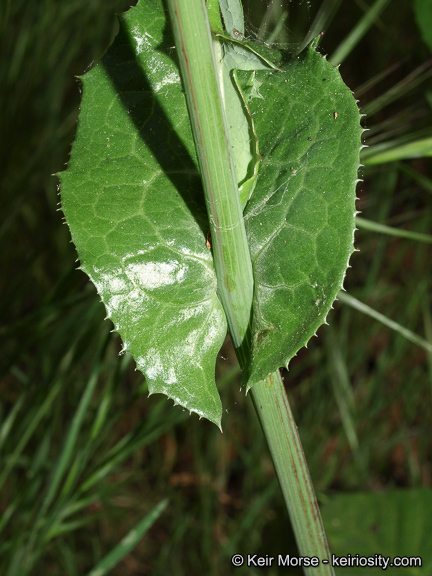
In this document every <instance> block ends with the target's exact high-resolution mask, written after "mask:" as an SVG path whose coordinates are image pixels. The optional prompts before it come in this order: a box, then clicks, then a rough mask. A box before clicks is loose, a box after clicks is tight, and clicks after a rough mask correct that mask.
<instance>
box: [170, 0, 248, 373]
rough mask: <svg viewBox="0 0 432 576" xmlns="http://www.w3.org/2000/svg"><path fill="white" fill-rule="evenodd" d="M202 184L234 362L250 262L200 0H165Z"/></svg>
mask: <svg viewBox="0 0 432 576" xmlns="http://www.w3.org/2000/svg"><path fill="white" fill-rule="evenodd" d="M168 9H169V13H170V17H171V22H172V26H173V32H174V39H175V43H176V48H177V52H178V56H179V61H180V71H181V74H182V79H183V84H184V87H185V91H186V102H187V105H188V110H189V116H190V118H191V126H192V132H193V136H194V141H195V148H196V151H197V156H198V163H199V168H200V171H201V178H202V181H203V186H204V193H205V200H206V205H207V213H208V215H209V224H210V232H211V238H212V248H213V256H214V263H215V269H216V276H217V281H218V294H219V298H220V300H221V302H222V305H223V307H224V309H225V313H226V315H227V320H228V326H229V329H230V333H231V337H232V340H233V343H234V346H235V348H236V352H237V355H238V357H239V362H240V364H241V365H242V366H244V364H245V361H246V358H247V333H248V327H249V319H250V313H251V307H252V290H253V277H252V264H251V260H250V255H249V248H248V243H247V240H246V231H245V226H244V222H243V213H242V208H241V204H240V197H239V193H238V186H237V178H236V174H235V167H234V161H233V158H232V153H231V147H230V144H229V139H228V128H227V125H226V119H225V114H224V111H223V108H222V99H221V96H220V90H219V83H218V80H217V76H216V63H215V59H214V53H213V47H212V38H211V32H210V25H209V22H208V16H207V8H206V6H205V3H204V0H168Z"/></svg>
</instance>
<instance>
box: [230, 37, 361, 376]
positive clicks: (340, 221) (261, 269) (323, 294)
mask: <svg viewBox="0 0 432 576" xmlns="http://www.w3.org/2000/svg"><path fill="white" fill-rule="evenodd" d="M238 77H239V79H240V83H242V81H243V83H244V82H246V81H247V74H246V73H243V72H239V73H238ZM256 80H257V81H258V82H259V83H260V88H259V91H260V96H261V98H257V97H254V95H253V94H250V95H249V96H248V100H250V102H249V103H248V106H249V107H250V112H251V114H252V117H253V120H254V124H255V130H256V132H257V134H258V136H259V149H260V153H261V155H262V157H263V159H262V161H261V167H260V174H259V177H258V183H257V186H256V189H255V192H254V194H253V196H252V198H251V199H250V200H249V202H248V204H247V206H246V210H245V222H246V230H247V233H248V239H249V247H250V251H251V257H252V264H253V268H254V279H255V290H254V304H253V321H252V358H251V363H250V368H249V375H248V376H249V379H250V383H249V385H251V384H253V382H255V381H258V380H261V379H262V378H264V377H265V376H267V374H268V373H269V371H273V370H274V369H276V368H278V367H280V366H287V365H288V362H289V361H290V360H291V358H292V357H293V356H294V355H295V354H296V353H297V351H298V350H299V349H300V348H301V347H302V346H304V345H305V344H307V342H308V340H309V339H310V338H311V336H312V335H313V334H314V333H315V331H316V330H317V329H318V327H319V326H320V325H321V324H322V323H323V322H324V321H325V318H326V316H327V313H328V311H329V309H330V307H331V305H332V303H333V301H334V299H335V298H336V295H337V293H338V292H339V290H340V288H341V285H342V281H343V278H344V276H345V270H346V267H347V266H348V260H349V257H350V255H351V253H352V251H353V249H354V248H353V232H354V216H355V187H356V182H357V168H358V156H359V146H360V136H361V132H362V129H361V127H360V124H359V114H358V109H357V106H356V103H355V101H354V99H353V97H352V94H351V92H350V90H349V89H348V88H347V87H346V86H345V85H344V84H343V82H342V80H341V78H340V75H339V73H338V71H337V69H336V68H334V67H333V66H332V65H331V64H329V63H328V62H327V61H326V60H325V59H324V58H323V57H322V56H321V55H320V54H318V53H317V52H316V51H315V49H314V48H313V47H310V48H309V49H308V50H306V51H305V52H304V53H303V54H302V55H300V57H299V58H296V59H294V60H292V61H290V62H288V64H287V65H286V67H284V70H283V72H282V73H277V72H261V71H259V72H257V74H256Z"/></svg>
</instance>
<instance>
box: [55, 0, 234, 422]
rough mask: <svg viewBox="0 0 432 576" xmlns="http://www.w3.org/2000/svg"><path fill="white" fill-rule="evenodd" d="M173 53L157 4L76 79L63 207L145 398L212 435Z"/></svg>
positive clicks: (209, 327)
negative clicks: (161, 398)
mask: <svg viewBox="0 0 432 576" xmlns="http://www.w3.org/2000/svg"><path fill="white" fill-rule="evenodd" d="M171 47H172V39H171V38H170V36H169V34H167V32H166V30H165V14H164V11H163V6H162V3H161V2H160V1H159V0H151V1H149V2H146V3H139V4H138V5H137V6H136V7H135V8H132V9H131V10H130V11H129V12H128V13H127V14H126V15H124V16H123V17H122V19H121V21H120V32H119V35H118V37H117V39H116V41H115V44H114V45H113V47H112V48H111V49H110V51H109V52H108V53H107V55H106V56H105V58H104V60H103V64H99V65H98V66H96V67H95V68H93V69H92V70H91V71H90V72H89V73H87V74H86V75H85V76H84V77H83V100H82V105H81V114H80V122H79V129H78V133H77V139H76V142H75V144H74V148H73V151H72V154H71V159H70V162H69V166H68V170H67V171H66V172H65V173H63V174H61V176H60V179H61V189H62V208H63V211H64V214H65V216H66V219H67V222H68V224H69V227H70V229H71V234H72V239H73V241H74V243H75V245H76V246H77V249H78V252H79V257H80V261H81V269H82V270H83V271H84V272H85V273H86V274H88V276H89V277H90V278H91V280H92V282H93V283H94V284H95V286H96V288H97V290H98V293H99V294H100V296H101V298H102V300H103V302H104V304H105V307H106V309H107V315H108V317H110V318H111V319H112V321H113V322H114V325H115V328H116V330H117V331H118V332H119V334H120V335H121V337H122V340H123V344H124V348H123V349H124V350H127V351H128V352H130V353H131V354H132V355H133V357H134V358H135V361H136V363H137V367H138V368H139V369H140V370H141V371H143V373H144V374H145V375H146V378H147V381H148V385H149V392H150V393H164V394H166V395H167V396H169V397H170V398H172V399H173V400H174V402H175V403H177V404H179V405H181V406H184V407H185V408H187V409H189V410H191V411H194V412H196V413H197V414H199V416H203V417H206V418H208V419H209V420H211V421H213V422H214V423H216V424H217V425H218V426H220V421H221V412H222V407H221V402H220V398H219V394H218V392H217V389H216V385H215V380H214V371H215V362H216V356H217V353H218V351H219V349H220V346H221V345H222V343H223V340H224V338H225V335H226V319H225V314H224V312H223V309H222V306H221V304H220V302H219V300H218V298H217V295H216V276H215V272H214V268H213V260H212V256H211V253H210V251H209V250H208V248H207V247H206V235H207V230H208V223H207V217H206V214H205V211H204V210H203V208H202V203H203V202H202V196H201V184H200V179H199V174H198V172H197V167H196V157H195V151H194V146H193V140H192V135H191V131H190V126H189V118H188V114H187V109H186V103H185V99H184V94H183V92H182V88H181V83H180V78H179V74H178V70H177V66H176V64H175V62H174V61H173V60H172V50H170V48H171Z"/></svg>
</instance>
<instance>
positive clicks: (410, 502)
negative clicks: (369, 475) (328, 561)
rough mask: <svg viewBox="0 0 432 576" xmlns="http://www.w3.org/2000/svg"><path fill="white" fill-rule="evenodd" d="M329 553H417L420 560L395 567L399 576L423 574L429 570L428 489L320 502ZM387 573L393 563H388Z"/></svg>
mask: <svg viewBox="0 0 432 576" xmlns="http://www.w3.org/2000/svg"><path fill="white" fill-rule="evenodd" d="M322 513H323V518H324V522H325V525H326V531H327V535H328V538H329V542H330V546H331V549H332V553H333V554H335V555H337V556H346V555H347V554H348V553H349V554H351V555H352V556H355V555H356V554H359V556H361V557H369V558H375V554H380V555H381V556H383V557H385V558H388V557H389V558H390V562H392V561H393V558H395V557H399V558H403V557H405V559H408V558H410V557H416V558H420V560H421V565H417V566H415V565H413V566H411V567H409V566H406V567H403V566H402V567H400V566H398V567H397V568H396V567H394V568H393V570H394V571H395V572H397V574H401V575H402V576H417V575H418V576H422V575H423V576H426V575H427V574H430V573H431V570H432V551H431V548H430V534H431V530H432V493H431V490H430V489H418V490H410V491H407V490H390V491H388V492H369V493H352V494H337V495H334V496H331V497H330V498H329V499H328V501H327V503H326V504H325V505H324V506H323V507H322ZM387 570H389V571H390V572H389V573H391V572H392V564H390V565H389V567H388V568H387ZM365 571H367V573H368V574H371V576H377V575H378V574H382V573H383V567H382V566H381V567H369V566H368V567H366V568H365V567H363V568H357V567H349V568H339V569H337V570H336V574H337V576H348V575H349V574H354V575H357V574H364V573H365Z"/></svg>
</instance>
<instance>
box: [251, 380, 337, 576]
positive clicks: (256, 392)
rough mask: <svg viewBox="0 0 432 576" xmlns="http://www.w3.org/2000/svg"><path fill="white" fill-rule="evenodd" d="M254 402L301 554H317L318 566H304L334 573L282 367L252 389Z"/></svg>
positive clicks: (314, 572) (326, 575)
mask: <svg viewBox="0 0 432 576" xmlns="http://www.w3.org/2000/svg"><path fill="white" fill-rule="evenodd" d="M251 392H252V394H253V401H254V405H255V409H256V411H257V414H258V417H259V419H260V422H261V426H262V429H263V431H264V434H265V437H266V439H267V443H268V446H269V449H270V453H271V456H272V459H273V463H274V466H275V469H276V473H277V475H278V478H279V483H280V486H281V489H282V493H283V495H284V499H285V502H286V503H287V508H288V513H289V515H290V519H291V524H292V527H293V530H294V534H295V536H296V542H297V546H298V549H299V552H300V555H301V556H309V557H312V556H315V557H317V558H318V559H319V560H320V565H319V566H318V567H316V568H315V567H311V568H305V569H304V571H305V574H307V575H308V576H309V575H310V576H312V575H315V576H317V575H319V576H330V575H332V574H334V572H333V568H332V567H331V565H330V564H327V565H326V564H321V561H322V560H329V561H330V553H329V549H328V544H327V538H326V535H325V531H324V527H323V524H322V520H321V514H320V511H319V508H318V504H317V501H316V496H315V491H314V488H313V485H312V481H311V478H310V475H309V470H308V467H307V463H306V458H305V455H304V452H303V447H302V444H301V440H300V436H299V433H298V429H297V426H296V423H295V420H294V417H293V415H292V412H291V408H290V405H289V402H288V397H287V395H286V392H285V388H284V385H283V382H282V378H281V376H280V373H279V370H277V371H276V372H274V373H273V374H271V375H270V376H268V377H267V378H266V380H263V381H261V382H259V383H257V384H255V386H254V387H253V388H252V390H251Z"/></svg>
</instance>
